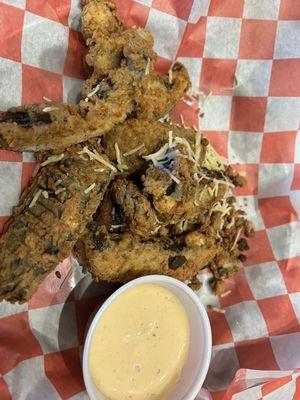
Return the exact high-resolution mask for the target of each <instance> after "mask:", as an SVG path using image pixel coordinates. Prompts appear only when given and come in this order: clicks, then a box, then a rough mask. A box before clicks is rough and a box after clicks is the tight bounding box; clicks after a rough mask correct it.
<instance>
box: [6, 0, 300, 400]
mask: <svg viewBox="0 0 300 400" xmlns="http://www.w3.org/2000/svg"><path fill="white" fill-rule="evenodd" d="M117 4H118V9H119V12H120V15H121V17H122V19H123V21H124V22H125V23H126V25H128V26H131V25H138V26H143V27H146V28H149V29H150V31H151V32H152V34H153V35H154V37H155V50H156V51H157V53H158V55H159V60H158V69H159V70H166V69H167V68H168V67H169V66H170V65H171V63H172V62H173V60H174V59H178V60H180V61H181V62H182V63H184V65H185V66H186V67H187V68H188V70H189V72H190V74H191V78H192V82H193V88H194V90H200V91H201V92H203V93H204V96H200V99H199V106H200V108H201V112H203V113H204V116H202V117H199V116H198V113H197V112H195V110H193V108H191V107H190V106H189V105H188V104H186V103H184V102H181V103H180V104H179V105H178V107H177V109H176V112H175V113H174V116H175V118H178V115H179V114H180V113H181V114H182V115H183V117H184V120H185V122H186V124H187V125H189V124H196V125H198V126H199V127H200V129H201V131H202V132H203V133H204V135H206V136H207V137H208V138H209V140H210V141H211V142H212V144H213V145H214V146H215V147H216V149H217V150H218V151H219V152H220V153H221V154H222V155H224V156H226V157H228V159H229V162H230V163H231V164H233V165H234V167H235V169H236V170H238V171H239V172H242V173H245V174H246V176H247V179H248V184H247V186H246V187H244V188H240V189H236V193H235V194H236V195H237V196H238V200H239V202H240V205H241V206H242V207H243V208H245V209H246V210H247V212H248V214H249V217H250V219H252V221H253V222H254V225H255V230H256V235H255V237H254V238H253V239H251V240H250V242H251V243H250V244H251V250H250V252H249V258H248V259H247V261H246V263H245V267H244V268H243V269H242V270H240V272H239V274H238V276H237V277H236V278H234V279H232V280H230V281H229V282H228V284H227V285H228V289H230V290H231V293H230V294H229V295H228V296H226V297H223V298H219V299H217V300H216V305H218V306H219V307H221V308H223V309H224V310H225V313H224V314H221V313H215V312H214V313H210V320H211V324H212V331H213V345H214V346H213V355H212V360H211V366H210V370H209V373H208V376H207V379H206V385H205V388H204V389H203V390H202V391H201V393H200V394H199V396H198V397H197V399H199V400H200V399H202V400H204V399H214V400H229V399H234V400H243V399H246V400H256V399H257V400H258V399H265V400H277V399H283V400H291V399H294V400H299V399H300V326H299V320H300V222H299V216H300V132H299V122H300V2H299V1H298V0H135V1H134V0H118V1H117ZM79 26H80V7H79V1H78V0H59V1H58V0H0V109H2V110H5V109H6V108H7V107H10V106H13V105H19V104H21V103H32V102H40V101H42V100H43V97H44V96H45V97H47V98H50V99H52V100H63V101H68V102H76V99H77V96H78V93H79V91H80V87H81V85H82V79H84V73H83V70H82V64H81V57H82V54H83V48H84V46H83V40H82V37H81V35H80V33H79ZM208 94H209V96H207V95H208ZM197 107H198V105H197V106H196V107H194V109H195V108H197ZM34 168H35V161H34V158H33V157H32V155H31V154H29V153H23V154H20V153H14V152H7V151H4V150H0V224H1V227H2V225H3V224H4V223H5V221H6V220H7V219H8V217H9V215H10V214H11V210H12V207H13V206H14V205H15V204H17V202H18V198H19V195H20V193H21V191H22V189H24V187H26V185H27V183H28V180H29V178H30V176H31V174H32V172H33V170H34ZM57 270H59V271H60V273H61V278H60V279H59V278H58V277H57V275H55V273H52V274H51V275H50V276H49V277H48V278H47V279H46V280H45V281H44V282H43V283H42V285H41V286H40V288H39V290H38V292H37V293H36V294H35V295H34V296H33V298H32V299H31V300H30V302H29V303H28V304H23V305H10V304H8V303H6V302H2V303H0V398H1V400H8V399H13V400H25V399H26V400H27V399H31V400H40V399H42V398H43V399H49V400H57V399H72V400H80V399H86V398H87V396H86V394H85V391H84V384H83V380H82V374H81V361H80V357H81V352H82V346H83V342H84V331H85V327H86V323H87V321H88V318H89V316H90V314H91V312H92V311H93V309H94V308H95V306H96V305H98V304H99V303H100V302H101V301H103V299H104V298H105V296H106V295H107V294H108V293H109V292H110V291H111V290H112V288H111V286H109V285H107V286H103V285H99V284H96V283H92V282H91V280H90V278H89V277H88V276H86V275H83V274H82V272H81V269H80V268H79V266H78V265H76V263H75V266H72V264H71V260H66V261H65V262H63V263H62V264H61V265H59V266H58V267H57ZM297 368H298V369H297Z"/></svg>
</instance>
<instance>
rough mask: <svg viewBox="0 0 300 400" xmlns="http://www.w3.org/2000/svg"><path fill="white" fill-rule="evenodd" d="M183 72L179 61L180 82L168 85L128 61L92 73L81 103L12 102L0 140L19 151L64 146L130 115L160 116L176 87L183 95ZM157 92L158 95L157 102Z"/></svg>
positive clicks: (170, 103)
mask: <svg viewBox="0 0 300 400" xmlns="http://www.w3.org/2000/svg"><path fill="white" fill-rule="evenodd" d="M174 68H177V67H176V65H175V67H174ZM185 74H186V71H185V69H181V67H179V70H178V79H177V80H176V82H177V83H175V81H174V86H172V87H170V88H169V87H168V85H167V86H166V85H165V83H166V82H165V81H164V80H163V79H164V78H163V77H157V76H156V75H149V76H146V75H145V74H144V73H143V74H142V75H141V74H140V75H137V76H135V74H134V73H133V72H132V71H130V69H129V68H128V67H122V68H119V69H117V70H114V71H112V72H111V73H110V74H109V75H108V76H107V77H106V78H103V79H101V80H98V76H97V75H96V74H93V75H92V76H91V78H90V79H88V80H87V82H86V84H85V87H84V91H83V94H84V99H83V100H82V101H81V102H80V104H79V105H78V106H77V105H68V104H60V103H55V102H45V103H41V104H34V105H27V106H21V107H13V108H11V109H9V110H8V111H7V112H6V113H3V114H2V116H1V117H0V146H1V148H4V149H8V150H16V151H35V152H37V151H45V150H51V149H53V150H61V149H64V148H67V147H69V146H71V145H72V144H76V143H81V142H83V141H85V140H88V139H90V138H93V137H96V136H101V135H103V134H104V133H106V132H108V131H110V130H111V129H112V128H114V127H115V126H116V125H117V124H119V123H120V122H123V121H125V119H126V118H128V117H130V116H136V115H137V116H138V117H141V116H144V115H146V116H147V117H148V118H159V117H161V116H162V115H163V114H164V113H165V112H167V111H168V110H169V109H170V108H172V106H173V105H174V99H175V100H176V98H177V97H176V93H179V92H180V96H181V95H182V93H183V92H184V91H185V90H187V88H188V86H186V87H185V88H184V85H186V81H185V78H182V79H181V78H180V77H179V76H181V75H185ZM177 84H178V85H179V86H180V87H178V86H176V85H177ZM142 93H144V96H142ZM155 94H156V96H158V97H159V100H158V101H157V102H156V104H155V102H154V97H155ZM138 101H140V103H138Z"/></svg>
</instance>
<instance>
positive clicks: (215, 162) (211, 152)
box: [202, 144, 228, 171]
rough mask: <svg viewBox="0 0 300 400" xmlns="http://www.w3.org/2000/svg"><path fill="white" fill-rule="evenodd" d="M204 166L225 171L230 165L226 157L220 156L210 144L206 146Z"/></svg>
mask: <svg viewBox="0 0 300 400" xmlns="http://www.w3.org/2000/svg"><path fill="white" fill-rule="evenodd" d="M202 165H203V167H205V168H207V169H208V170H212V171H220V170H221V171H224V170H225V169H226V167H227V166H228V161H227V160H226V158H225V157H222V156H220V155H219V154H218V153H217V152H216V150H215V149H214V148H213V147H212V146H211V145H210V144H209V145H208V146H206V154H205V159H204V161H203V164H202Z"/></svg>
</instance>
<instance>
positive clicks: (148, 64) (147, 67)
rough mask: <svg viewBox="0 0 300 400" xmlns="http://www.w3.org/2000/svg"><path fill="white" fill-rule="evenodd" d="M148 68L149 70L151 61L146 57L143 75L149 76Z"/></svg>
mask: <svg viewBox="0 0 300 400" xmlns="http://www.w3.org/2000/svg"><path fill="white" fill-rule="evenodd" d="M150 68H151V59H150V58H149V57H148V60H147V65H146V69H145V75H149V73H150Z"/></svg>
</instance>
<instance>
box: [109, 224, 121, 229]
mask: <svg viewBox="0 0 300 400" xmlns="http://www.w3.org/2000/svg"><path fill="white" fill-rule="evenodd" d="M123 226H124V225H123V224H120V225H111V226H110V228H111V229H119V228H122V227H123Z"/></svg>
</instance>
